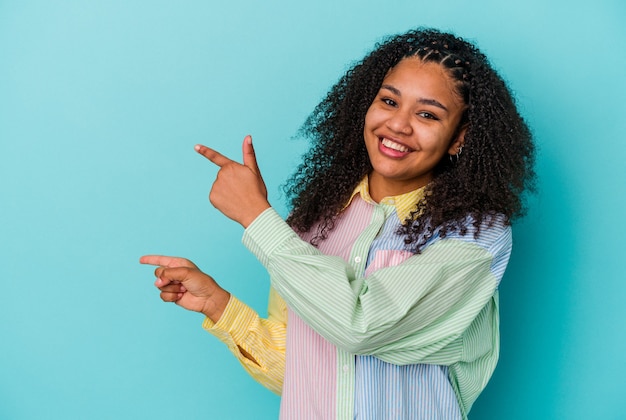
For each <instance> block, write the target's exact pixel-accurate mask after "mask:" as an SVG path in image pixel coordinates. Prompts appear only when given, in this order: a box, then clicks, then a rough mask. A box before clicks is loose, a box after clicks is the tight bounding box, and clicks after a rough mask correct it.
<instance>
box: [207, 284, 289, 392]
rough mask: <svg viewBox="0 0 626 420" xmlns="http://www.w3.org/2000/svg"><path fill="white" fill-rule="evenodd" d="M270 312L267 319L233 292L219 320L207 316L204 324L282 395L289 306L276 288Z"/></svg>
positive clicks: (258, 378) (257, 377)
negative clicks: (215, 320)
mask: <svg viewBox="0 0 626 420" xmlns="http://www.w3.org/2000/svg"><path fill="white" fill-rule="evenodd" d="M267 312H268V317H267V319H264V318H261V317H260V316H259V315H258V314H257V313H256V312H255V311H254V310H253V309H252V308H250V307H249V306H247V305H246V304H244V303H242V302H241V301H240V300H238V299H237V298H236V297H234V296H232V295H231V297H230V300H229V302H228V305H227V306H226V309H225V310H224V313H223V314H222V317H221V318H220V319H219V321H218V322H217V323H213V321H211V320H210V319H209V318H205V320H204V322H203V324H202V327H203V328H204V329H205V330H206V331H208V332H210V333H211V334H213V335H214V336H216V337H217V338H218V339H219V340H220V341H222V342H223V343H224V344H226V345H227V346H228V348H229V349H230V351H231V352H232V353H233V354H234V355H235V357H237V359H238V360H239V362H240V363H241V364H242V366H243V367H244V369H246V371H247V372H248V373H249V374H250V376H252V378H254V380H256V381H257V382H259V383H260V384H261V385H263V386H265V387H266V388H268V389H269V390H271V391H272V392H274V393H276V394H278V395H280V394H281V391H282V386H283V378H284V376H285V343H286V336H287V305H286V304H285V301H284V300H283V299H282V298H281V297H280V296H279V295H278V293H276V291H275V290H274V289H273V288H270V296H269V303H268V308H267ZM242 350H243V352H242ZM244 353H247V354H248V355H250V356H251V357H252V359H254V360H251V359H250V358H248V357H247V356H246V355H245V354H244Z"/></svg>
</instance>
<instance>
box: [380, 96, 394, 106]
mask: <svg viewBox="0 0 626 420" xmlns="http://www.w3.org/2000/svg"><path fill="white" fill-rule="evenodd" d="M380 100H381V101H383V102H384V103H385V105H389V106H396V105H398V104H397V103H396V101H394V100H393V99H391V98H385V97H383V98H380Z"/></svg>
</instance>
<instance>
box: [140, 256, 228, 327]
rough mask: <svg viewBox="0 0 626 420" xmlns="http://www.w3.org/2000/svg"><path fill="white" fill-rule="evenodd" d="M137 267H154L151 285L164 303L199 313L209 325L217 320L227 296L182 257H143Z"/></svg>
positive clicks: (224, 291) (215, 283) (210, 278)
mask: <svg viewBox="0 0 626 420" xmlns="http://www.w3.org/2000/svg"><path fill="white" fill-rule="evenodd" d="M139 262H140V263H141V264H148V265H155V266H157V268H156V270H154V274H155V276H156V278H157V279H156V281H155V282H154V285H155V286H156V287H157V288H158V289H159V290H160V291H161V299H162V300H163V301H164V302H174V303H176V304H177V305H179V306H182V307H183V308H185V309H188V310H190V311H194V312H201V313H203V314H204V315H206V316H207V317H209V318H210V319H211V321H213V322H217V321H219V319H220V317H221V316H222V314H223V313H224V309H226V305H227V304H228V301H229V299H230V294H229V293H228V292H227V291H226V290H224V289H222V288H221V287H220V286H219V285H218V284H217V282H216V281H215V280H214V279H213V278H212V277H211V276H209V275H208V274H205V273H203V272H202V271H200V269H199V268H198V267H197V266H196V265H195V264H194V263H192V262H191V261H189V260H187V259H185V258H178V257H167V256H163V255H144V256H143V257H141V258H140V259H139Z"/></svg>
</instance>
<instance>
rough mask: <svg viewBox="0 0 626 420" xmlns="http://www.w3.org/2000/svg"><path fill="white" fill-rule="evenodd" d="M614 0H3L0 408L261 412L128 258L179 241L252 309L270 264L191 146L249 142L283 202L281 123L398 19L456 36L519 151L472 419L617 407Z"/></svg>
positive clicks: (287, 124)
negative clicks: (497, 300)
mask: <svg viewBox="0 0 626 420" xmlns="http://www.w3.org/2000/svg"><path fill="white" fill-rule="evenodd" d="M625 4H626V3H624V2H623V1H621V0H613V1H611V0H600V1H595V2H587V1H584V2H583V1H571V0H567V1H566V0H563V1H551V2H547V1H545V0H525V1H512V2H503V1H495V0H493V1H488V0H473V1H463V0H440V1H438V2H430V1H429V2H427V1H423V0H390V1H387V2H383V1H376V2H374V1H363V0H358V1H356V0H349V1H341V2H340V1H336V0H316V1H311V2H301V3H296V2H293V1H286V0H284V1H278V0H266V1H264V2H256V1H253V0H231V1H228V2H224V1H222V2H209V1H200V0H197V1H193V0H182V1H177V2H173V1H171V2H170V1H151V2H147V1H143V2H141V1H128V0H125V1H119V0H112V1H99V0H98V1H89V2H86V1H78V0H76V1H68V0H58V1H54V2H49V1H28V0H24V1H18V0H15V1H10V0H0V200H1V201H0V203H1V205H0V281H1V282H2V283H1V284H2V298H1V299H0V300H1V303H0V419H35V418H36V419H112V418H117V419H143V418H145V419H148V418H150V419H171V418H186V419H201V418H202V419H211V418H231V419H239V418H255V419H273V418H276V416H277V413H278V405H279V398H278V397H276V396H274V395H273V394H271V393H270V392H269V391H266V390H265V389H264V388H262V387H261V386H259V385H257V384H256V383H255V382H254V381H252V380H251V379H250V378H249V377H248V376H247V374H246V373H245V372H244V371H243V369H241V368H240V367H239V365H238V363H237V362H236V361H235V360H234V358H233V357H231V355H230V353H228V351H227V350H226V348H225V347H224V346H223V345H222V344H221V343H219V342H218V341H217V340H215V339H214V338H213V337H212V336H210V335H209V334H207V333H205V332H204V331H203V330H202V329H201V322H202V317H201V316H200V315H198V314H195V313H189V312H186V311H183V310H181V309H180V308H178V307H176V306H174V305H170V304H164V303H162V302H161V301H160V299H159V298H158V293H157V291H156V289H154V287H153V285H152V283H153V280H154V279H153V275H152V269H151V268H148V267H145V266H140V265H139V264H138V258H139V256H140V255H142V254H146V253H163V254H173V255H180V256H185V257H188V258H190V259H192V260H194V261H196V262H197V263H198V264H199V265H200V266H201V267H202V268H203V269H204V270H206V271H208V272H209V273H211V274H212V275H214V277H215V278H216V279H218V280H219V281H220V282H221V283H222V284H223V285H224V286H225V287H226V288H227V289H229V290H230V291H232V292H233V293H234V294H236V295H237V296H238V297H240V298H241V299H242V300H243V301H245V302H247V303H249V304H250V305H251V306H252V307H254V308H255V309H257V310H259V311H260V312H261V313H265V305H266V297H267V291H268V279H267V276H266V274H265V272H264V271H263V269H262V267H261V266H260V264H259V263H258V262H257V261H256V260H255V259H254V258H253V257H252V256H251V255H250V254H249V253H248V252H247V251H246V250H245V249H244V248H243V246H242V245H241V243H240V240H241V234H242V229H241V228H240V227H239V226H238V225H235V224H234V223H232V222H230V221H229V220H227V219H226V218H224V217H223V216H222V215H220V214H219V213H218V212H217V211H216V210H215V209H213V208H212V207H211V205H210V203H209V202H208V200H207V198H206V197H207V194H208V191H209V189H210V185H211V182H212V180H213V179H214V176H215V173H216V169H215V168H214V167H213V166H212V165H211V164H210V163H209V162H207V161H205V160H204V159H203V158H201V157H200V156H198V155H196V154H195V152H194V151H193V145H194V144H196V143H200V142H201V143H205V144H208V145H211V146H214V147H216V148H217V149H218V150H220V151H222V152H223V153H225V154H227V155H229V156H231V157H233V158H240V144H241V140H242V139H243V137H244V135H246V134H248V133H250V134H252V135H253V136H254V139H255V144H256V148H257V154H258V159H259V162H260V166H261V169H262V171H263V173H264V176H265V179H266V182H267V184H268V187H269V191H270V199H271V201H272V202H273V203H274V205H275V206H276V207H277V208H278V209H279V211H280V212H281V213H282V214H284V213H285V211H286V207H285V205H284V198H283V197H282V195H281V193H280V188H279V187H280V185H281V184H282V183H283V182H284V180H285V179H286V177H287V176H288V175H289V174H290V173H291V172H292V170H293V169H294V167H295V165H296V164H297V162H298V161H299V157H300V155H301V153H302V152H303V151H304V150H305V148H306V144H305V143H304V142H303V141H297V140H293V139H292V137H293V136H294V134H295V133H296V130H297V128H298V127H299V126H300V124H301V123H302V122H303V120H304V119H305V117H306V116H307V115H308V113H309V112H310V111H311V110H312V108H313V107H314V106H315V104H316V103H317V102H318V101H319V100H320V99H321V97H322V95H323V94H324V93H325V92H326V90H327V89H328V88H329V87H330V86H331V85H332V84H333V83H334V82H335V81H336V80H337V79H338V78H339V77H340V75H341V74H342V73H343V72H344V71H345V69H346V68H347V67H348V65H349V64H350V63H351V62H353V61H354V60H357V59H360V58H361V57H362V56H363V55H364V54H365V53H366V52H367V51H368V50H369V49H370V48H371V47H372V46H373V44H374V42H375V41H377V40H379V39H380V38H381V37H382V36H384V35H386V34H391V33H398V32H402V31H405V30H407V29H409V28H411V27H414V26H418V25H427V26H435V27H439V28H441V29H446V30H453V31H455V32H456V33H457V34H459V35H461V36H464V37H466V38H468V39H471V40H475V41H476V42H477V43H478V45H479V46H480V47H481V48H482V49H483V51H484V52H485V53H486V54H487V55H488V56H489V57H490V58H491V59H492V61H493V63H494V65H495V67H496V68H498V69H499V70H500V71H501V73H502V74H503V75H504V76H505V78H506V79H507V80H508V81H509V83H510V85H511V87H512V89H513V90H514V91H515V92H516V95H517V97H518V100H519V105H520V109H521V110H522V113H523V114H524V115H525V116H526V118H527V119H528V121H529V123H530V125H531V126H532V127H533V129H534V132H535V135H536V139H537V143H538V146H539V155H538V162H537V170H538V174H539V177H540V183H539V188H540V190H539V193H538V194H537V195H535V196H533V197H531V198H530V200H529V204H530V208H531V210H530V212H529V214H528V216H527V217H526V218H525V219H523V220H521V221H520V222H518V223H517V224H516V225H515V227H514V231H515V244H514V254H513V257H512V261H511V264H510V266H509V270H508V272H507V274H506V276H505V279H504V281H503V283H502V286H501V307H502V354H501V361H500V364H499V366H498V369H497V370H496V373H495V375H494V377H493V379H492V381H491V382H490V384H489V385H488V387H487V389H486V391H485V392H484V393H483V395H482V396H481V397H480V398H479V400H478V402H477V403H476V405H475V407H474V409H473V410H472V412H471V414H470V418H471V419H474V420H477V419H589V418H596V419H620V418H625V417H624V416H625V414H624V413H625V412H626V402H625V399H624V389H625V388H626V387H625V385H626V380H625V379H624V378H626V357H625V354H626V333H625V326H624V324H625V321H626V305H624V298H625V297H626V282H624V280H625V277H626V276H624V274H623V272H624V270H623V263H624V260H623V253H624V250H625V249H626V243H625V239H624V238H625V236H626V229H625V227H624V226H625V224H624V222H623V214H624V205H625V204H626V198H625V193H626V189H625V187H624V184H625V180H626V164H625V163H624V160H625V159H626V152H625V148H624V140H623V136H624V131H625V130H624V129H625V128H626V123H625V120H626V117H625V116H624V115H625V111H626V106H625V105H624V94H625V93H626V89H625V86H626V84H625V82H624V77H625V76H624V75H625V71H626V53H625V52H624V51H626V29H625V28H626V26H625V25H624V24H623V22H624V20H625V18H626V5H625ZM620 215H622V216H620Z"/></svg>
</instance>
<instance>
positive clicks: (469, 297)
mask: <svg viewBox="0 0 626 420" xmlns="http://www.w3.org/2000/svg"><path fill="white" fill-rule="evenodd" d="M302 134H303V135H305V136H307V137H309V138H310V139H311V140H312V147H311V150H310V152H309V153H308V154H307V155H306V156H305V158H304V162H303V163H302V165H301V166H300V167H299V168H298V169H297V170H296V172H295V174H294V175H293V176H292V178H291V179H290V180H289V182H288V183H287V186H286V191H287V194H288V197H289V198H290V200H291V204H292V212H291V214H290V216H289V218H288V219H287V221H283V220H282V219H281V218H280V216H279V215H278V214H277V213H276V212H275V211H274V210H273V209H272V208H271V206H270V204H269V203H268V201H267V193H266V190H265V185H264V183H263V180H262V178H261V175H260V172H259V169H258V166H257V163H256V158H255V155H254V150H253V147H252V140H251V138H250V137H246V139H245V140H244V144H243V164H239V163H237V162H234V161H232V160H230V159H228V158H227V157H225V156H222V155H221V154H219V153H218V152H216V151H215V150H212V149H210V148H207V147H205V146H197V147H196V150H197V151H198V152H199V153H200V154H202V155H204V156H205V157H206V158H208V159H209V160H210V161H212V162H213V163H215V164H216V165H218V166H219V167H220V170H219V172H218V176H217V179H216V181H215V182H214V184H213V187H212V190H211V193H210V200H211V203H212V204H213V205H214V206H215V207H216V208H218V209H219V210H220V211H221V212H222V213H224V214H225V215H226V216H228V217H230V218H231V219H233V220H235V221H237V222H238V223H240V224H241V225H242V226H243V227H244V228H245V229H246V230H245V233H244V244H245V245H246V246H247V247H248V248H249V249H250V251H251V252H253V253H254V254H255V255H256V256H257V257H258V258H259V260H260V261H261V263H262V264H263V265H264V266H265V267H266V268H267V270H268V272H269V274H270V279H271V291H270V298H269V308H268V318H267V319H262V318H260V317H259V316H258V315H257V314H256V313H255V312H254V311H253V310H252V309H250V308H249V307H247V306H246V305H244V304H243V303H241V302H240V301H238V300H237V299H236V298H235V297H234V296H231V295H230V294H229V293H228V292H226V291H225V290H223V289H222V288H221V287H220V286H219V285H218V284H217V283H216V282H215V281H214V279H213V278H211V277H210V276H208V275H207V274H204V273H203V272H201V271H200V270H199V269H198V268H197V267H196V266H195V265H194V264H193V263H191V262H190V261H188V260H185V259H182V258H174V257H164V256H155V255H152V256H144V257H142V258H141V262H142V263H145V264H153V265H157V266H159V267H158V268H157V269H156V271H155V273H156V277H157V280H156V286H157V287H158V288H159V289H160V290H161V298H162V299H163V300H164V301H167V302H176V303H177V304H178V305H180V306H182V307H184V308H186V309H189V310H193V311H198V312H202V313H203V314H205V315H206V320H205V322H204V328H205V329H206V330H208V331H209V332H211V333H213V334H214V335H216V336H217V337H218V338H219V339H220V340H222V341H223V342H224V343H226V344H227V345H228V347H229V348H230V349H231V351H232V352H233V353H234V354H235V356H236V357H237V358H238V359H239V360H240V361H241V363H242V365H243V366H244V367H245V368H246V370H248V372H250V374H251V375H252V376H253V377H254V378H255V379H257V380H258V381H259V382H261V383H262V384H264V385H265V386H267V387H268V388H269V389H271V390H273V391H274V392H277V393H280V394H281V395H282V402H281V417H282V418H293V419H305V418H323V419H326V418H357V417H358V418H376V419H379V418H411V419H462V418H466V417H467V413H468V412H469V410H470V408H471V406H472V404H473V403H474V401H475V400H476V398H477V397H478V395H479V394H480V392H481V391H482V390H483V389H484V387H485V385H486V383H487V381H488V380H489V378H490V377H491V374H492V372H493V370H494V368H495V366H496V363H497V359H498V351H499V326H498V284H499V282H500V280H501V278H502V276H503V274H504V270H505V268H506V266H507V263H508V260H509V255H510V252H511V228H510V223H511V221H512V220H513V219H514V218H515V217H517V216H519V215H521V214H522V210H523V205H522V199H521V194H522V193H523V191H524V190H526V189H529V188H531V189H532V186H533V184H532V182H533V178H534V172H533V162H534V147H533V143H532V138H531V135H530V132H529V130H528V127H527V126H526V124H525V123H524V121H523V119H522V117H521V116H520V115H519V113H518V111H517V109H516V106H515V103H514V100H513V98H512V97H511V94H510V92H509V90H508V89H507V87H506V84H505V82H504V81H503V80H502V79H501V78H500V76H498V74H497V73H496V72H495V71H494V70H493V68H492V67H491V65H490V64H489V62H488V60H487V58H486V57H485V56H484V55H483V54H482V53H480V51H479V50H478V49H477V48H476V47H475V46H473V45H472V44H470V43H468V42H466V41H464V40H462V39H460V38H457V37H455V36H454V35H451V34H446V33H441V32H439V31H436V30H431V29H418V30H414V31H410V32H408V33H406V34H402V35H398V36H395V37H391V38H389V39H387V40H386V41H384V42H383V43H381V44H379V45H377V46H376V48H375V49H374V50H373V51H372V52H371V53H370V54H369V55H367V56H366V57H365V58H364V59H363V60H362V61H361V62H359V63H358V64H356V65H355V66H354V67H353V68H352V69H350V70H349V71H348V72H347V73H346V74H345V76H343V77H342V78H341V79H340V81H339V82H338V83H337V84H336V85H335V86H334V87H333V88H332V89H331V90H330V92H329V93H328V95H327V96H326V98H325V99H324V100H323V101H322V102H321V103H320V104H319V105H318V106H317V107H316V109H315V110H314V111H313V113H312V114H311V116H310V117H309V118H308V120H307V121H306V123H305V125H304V126H303V129H302Z"/></svg>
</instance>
